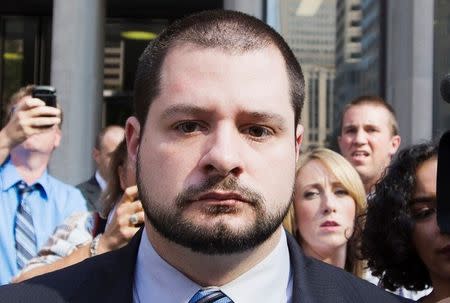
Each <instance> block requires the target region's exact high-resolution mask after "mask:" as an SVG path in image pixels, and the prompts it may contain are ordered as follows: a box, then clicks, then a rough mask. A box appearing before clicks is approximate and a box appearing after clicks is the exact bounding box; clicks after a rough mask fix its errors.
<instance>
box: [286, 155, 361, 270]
mask: <svg viewBox="0 0 450 303" xmlns="http://www.w3.org/2000/svg"><path fill="white" fill-rule="evenodd" d="M298 163H299V164H298V166H297V177H296V183H295V200H294V203H293V207H291V210H290V213H289V214H288V216H287V218H286V219H285V222H284V225H285V227H287V229H288V230H289V231H291V232H293V234H294V235H295V237H296V239H297V241H298V242H299V244H300V245H301V246H302V248H303V250H304V252H305V254H306V255H308V256H311V257H313V258H316V259H319V260H321V261H324V262H326V263H329V264H332V265H335V266H337V267H340V268H343V269H345V270H346V271H348V272H351V273H353V274H355V275H356V276H358V277H362V275H363V262H362V261H360V260H359V258H358V257H359V254H358V249H359V243H360V226H359V225H360V223H358V222H359V220H358V216H360V215H361V214H362V213H363V212H364V210H365V208H366V198H365V191H364V186H363V184H362V181H361V179H360V177H359V175H358V173H357V172H356V170H355V169H354V168H353V167H352V165H351V164H350V163H349V162H348V161H347V160H345V159H344V158H343V157H342V156H341V155H339V154H338V153H336V152H333V151H331V150H329V149H325V148H319V149H315V150H313V151H310V152H307V153H306V154H304V155H302V156H301V157H300V160H299V162H298Z"/></svg>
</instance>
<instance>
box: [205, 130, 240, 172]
mask: <svg viewBox="0 0 450 303" xmlns="http://www.w3.org/2000/svg"><path fill="white" fill-rule="evenodd" d="M242 140H243V139H242V136H241V135H240V133H239V130H237V129H236V128H235V127H234V126H232V125H221V126H219V127H218V128H217V129H216V130H215V131H214V132H213V133H212V134H210V138H209V139H208V140H207V143H206V144H207V146H206V150H205V153H204V155H203V157H202V158H201V160H200V163H199V165H200V167H201V168H202V169H203V170H204V171H205V172H206V173H208V174H219V175H221V176H227V175H229V174H233V175H234V176H236V177H237V176H239V175H240V174H241V173H242V172H243V170H244V163H243V160H242V156H241V153H242V148H243V144H244V143H243V141H242Z"/></svg>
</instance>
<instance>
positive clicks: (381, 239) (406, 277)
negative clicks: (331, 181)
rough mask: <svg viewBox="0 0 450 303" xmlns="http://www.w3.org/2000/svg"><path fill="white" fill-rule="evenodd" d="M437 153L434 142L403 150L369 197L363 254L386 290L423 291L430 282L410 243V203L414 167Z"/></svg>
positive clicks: (415, 169) (426, 271) (412, 191)
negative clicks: (402, 288) (401, 288)
mask: <svg viewBox="0 0 450 303" xmlns="http://www.w3.org/2000/svg"><path fill="white" fill-rule="evenodd" d="M437 153H438V148H437V145H436V144H434V143H431V142H427V143H422V144H417V145H413V146H411V147H408V148H405V149H403V150H402V151H400V152H399V154H398V156H397V157H396V158H395V160H394V161H393V162H392V164H391V165H390V166H389V168H388V169H387V172H386V175H385V176H384V177H383V178H382V179H381V180H380V181H378V183H377V184H376V185H375V193H374V194H372V195H371V197H369V200H368V208H367V213H366V223H365V228H364V231H363V236H362V256H363V258H365V259H366V260H367V264H368V266H369V268H370V269H371V270H372V274H373V275H375V276H378V277H380V282H381V284H382V286H383V287H384V288H386V289H389V290H396V289H397V288H399V287H404V288H406V289H409V290H422V289H425V288H427V287H429V286H430V285H431V280H430V276H429V274H428V270H427V268H426V266H425V264H424V263H423V262H422V260H421V259H420V257H419V255H418V254H417V252H416V249H415V247H414V245H413V243H412V231H413V228H414V220H413V218H412V217H411V213H410V202H411V199H412V197H413V195H414V191H415V187H416V171H417V168H418V167H419V166H420V165H421V164H422V163H424V162H425V161H427V160H429V159H431V158H433V157H437Z"/></svg>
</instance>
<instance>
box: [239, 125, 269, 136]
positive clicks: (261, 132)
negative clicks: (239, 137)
mask: <svg viewBox="0 0 450 303" xmlns="http://www.w3.org/2000/svg"><path fill="white" fill-rule="evenodd" d="M244 133H247V134H248V135H250V136H252V137H255V138H262V137H266V136H270V135H272V134H273V132H272V131H271V130H270V129H268V128H267V127H264V126H257V125H255V126H250V127H248V128H247V129H246V130H245V131H244Z"/></svg>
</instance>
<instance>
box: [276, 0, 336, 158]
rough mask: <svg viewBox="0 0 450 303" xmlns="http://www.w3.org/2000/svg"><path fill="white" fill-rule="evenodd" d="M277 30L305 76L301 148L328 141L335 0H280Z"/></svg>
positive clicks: (334, 36) (331, 117)
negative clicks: (303, 134) (278, 27)
mask: <svg viewBox="0 0 450 303" xmlns="http://www.w3.org/2000/svg"><path fill="white" fill-rule="evenodd" d="M279 5H280V25H281V28H280V32H281V34H282V35H283V37H284V38H285V39H286V41H287V42H288V44H289V46H290V47H291V48H292V50H293V51H294V54H295V56H296V57H297V60H298V61H299V62H300V64H301V66H302V69H303V73H304V76H305V87H306V89H305V92H306V93H305V96H306V98H305V106H304V110H303V115H302V121H303V123H302V124H303V126H304V127H305V137H304V141H303V148H305V149H307V148H314V147H318V146H325V145H327V144H328V142H327V139H328V138H329V137H330V134H331V133H332V130H333V102H334V100H333V97H334V79H335V68H334V64H335V44H336V30H335V19H336V0H302V1H298V0H280V4H279Z"/></svg>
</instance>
